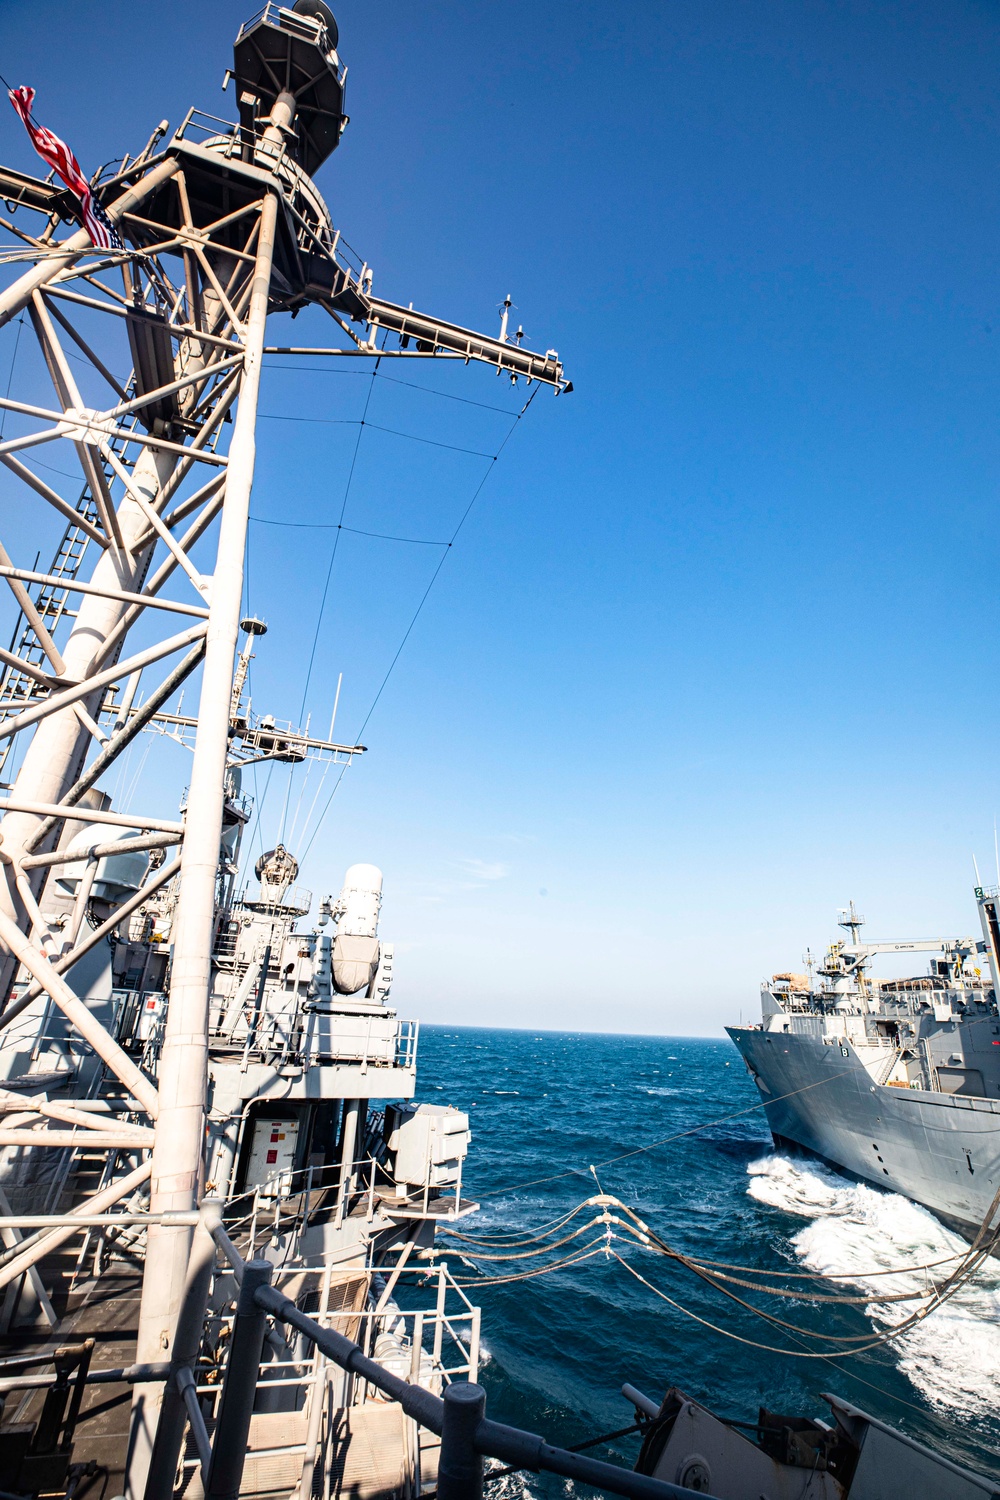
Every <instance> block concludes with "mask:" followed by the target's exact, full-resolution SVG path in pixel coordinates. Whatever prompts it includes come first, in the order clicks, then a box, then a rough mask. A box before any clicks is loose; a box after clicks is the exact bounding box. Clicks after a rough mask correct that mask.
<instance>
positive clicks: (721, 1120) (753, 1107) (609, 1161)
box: [366, 721, 850, 1198]
mask: <svg viewBox="0 0 1000 1500" xmlns="http://www.w3.org/2000/svg"><path fill="white" fill-rule="evenodd" d="M366 722H367V721H366ZM849 1072H850V1069H849V1068H843V1069H841V1071H840V1072H837V1073H830V1074H828V1075H827V1077H826V1078H819V1079H817V1080H816V1082H815V1083H806V1084H803V1085H802V1087H801V1088H797V1089H790V1090H789V1091H788V1093H787V1094H775V1096H774V1097H773V1098H772V1099H768V1100H767V1102H766V1103H765V1102H764V1101H763V1100H761V1101H760V1103H758V1104H750V1105H747V1107H746V1109H737V1110H734V1111H733V1113H732V1114H728V1115H718V1116H717V1117H716V1118H715V1119H714V1120H703V1121H702V1123H701V1124H700V1125H692V1126H691V1127H690V1128H689V1129H687V1130H678V1131H675V1132H674V1134H673V1135H664V1136H661V1137H660V1138H659V1140H656V1141H649V1142H648V1143H647V1144H646V1145H645V1146H637V1147H636V1148H635V1150H634V1151H623V1152H622V1153H621V1155H619V1156H609V1157H607V1158H606V1160H604V1161H599V1162H597V1163H596V1165H597V1166H599V1167H610V1166H612V1165H614V1164H615V1163H616V1162H620V1161H627V1160H628V1159H629V1157H632V1156H642V1155H643V1154H644V1153H645V1152H647V1151H654V1150H655V1149H656V1148H657V1146H666V1145H669V1144H670V1143H671V1142H672V1141H679V1140H683V1139H684V1137H685V1136H689V1135H697V1134H698V1132H699V1131H701V1130H711V1128H712V1126H713V1125H727V1124H728V1123H729V1122H730V1120H739V1119H741V1118H742V1116H744V1115H752V1114H756V1113H757V1111H758V1110H762V1109H766V1108H767V1105H768V1104H780V1103H781V1101H782V1100H783V1099H794V1098H795V1096H796V1095H797V1094H805V1093H807V1092H808V1091H809V1090H810V1089H816V1088H820V1087H821V1085H822V1084H824V1083H832V1082H833V1080H834V1079H835V1078H845V1077H846V1076H847V1074H848V1073H849ZM583 1170H584V1169H583V1168H582V1167H567V1169H566V1171H565V1172H554V1173H553V1174H552V1175H551V1176H550V1177H533V1178H531V1179H530V1180H529V1181H528V1182H518V1183H515V1184H514V1185H513V1187H504V1188H493V1189H491V1190H490V1191H489V1192H486V1193H479V1194H478V1197H480V1198H502V1197H503V1198H505V1197H509V1195H510V1194H511V1193H519V1192H521V1191H522V1190H523V1189H524V1188H529V1187H541V1186H542V1185H543V1184H544V1183H548V1182H559V1181H561V1180H562V1178H564V1177H578V1176H580V1175H582V1174H583Z"/></svg>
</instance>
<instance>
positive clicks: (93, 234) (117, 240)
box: [8, 85, 125, 250]
mask: <svg viewBox="0 0 1000 1500" xmlns="http://www.w3.org/2000/svg"><path fill="white" fill-rule="evenodd" d="M8 97H9V99H10V102H11V104H13V106H14V108H15V109H16V110H17V112H18V114H19V115H20V116H21V119H22V120H23V122H24V128H25V130H26V131H27V132H28V134H29V135H30V136H31V144H32V145H33V146H34V148H35V150H36V151H37V152H38V154H39V156H40V157H41V158H42V160H43V161H47V162H48V164H49V166H50V167H51V168H52V169H53V171H54V172H55V173H56V174H57V175H58V176H59V177H61V178H62V180H63V182H64V183H65V184H66V186H67V187H68V188H69V190H70V192H71V193H75V194H76V196H77V197H78V198H79V200H80V211H81V217H82V219H83V227H84V229H86V231H87V233H88V234H89V235H90V240H91V244H92V245H93V246H94V248H95V249H97V250H124V249H125V243H124V241H123V239H122V237H121V235H120V234H119V233H118V230H117V229H116V228H115V226H114V225H113V224H112V222H111V220H110V219H109V218H108V216H107V214H106V213H105V212H104V209H103V207H102V206H101V204H100V203H99V202H98V201H97V199H96V198H95V197H94V194H93V193H92V192H91V190H90V183H89V182H88V181H87V179H86V177H84V175H83V173H82V172H81V170H80V163H79V162H78V161H77V159H76V157H75V156H74V155H73V153H72V151H71V150H70V149H69V147H68V146H67V144H66V142H65V141H61V140H60V139H59V137H58V136H57V135H53V133H52V131H51V130H46V129H45V126H44V125H36V124H35V122H34V120H33V119H32V118H31V106H32V104H33V103H34V100H35V91H34V89H30V88H28V87H27V86H26V85H23V86H22V87H21V88H19V89H11V90H10V91H9V95H8Z"/></svg>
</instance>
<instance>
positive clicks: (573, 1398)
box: [417, 1027, 1000, 1495]
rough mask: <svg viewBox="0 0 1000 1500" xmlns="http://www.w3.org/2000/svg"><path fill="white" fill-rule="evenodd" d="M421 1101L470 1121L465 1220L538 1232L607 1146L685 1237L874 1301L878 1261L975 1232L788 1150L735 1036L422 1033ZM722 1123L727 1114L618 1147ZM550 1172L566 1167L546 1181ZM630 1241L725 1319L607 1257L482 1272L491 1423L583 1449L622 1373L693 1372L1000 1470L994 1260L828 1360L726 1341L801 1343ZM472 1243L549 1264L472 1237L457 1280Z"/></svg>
mask: <svg viewBox="0 0 1000 1500" xmlns="http://www.w3.org/2000/svg"><path fill="white" fill-rule="evenodd" d="M417 1096H418V1098H422V1099H428V1100H434V1099H438V1098H439V1099H441V1100H442V1101H446V1102H448V1103H450V1104H454V1105H457V1106H458V1107H459V1108H462V1109H467V1110H468V1112H469V1114H470V1116H471V1119H472V1130H473V1143H472V1148H471V1152H470V1155H469V1158H468V1161H467V1163H466V1173H465V1179H464V1183H463V1195H464V1196H466V1197H470V1198H474V1199H476V1200H477V1201H479V1202H480V1203H481V1205H482V1208H481V1212H479V1213H478V1214H475V1215H473V1216H471V1217H470V1218H468V1219H466V1220H464V1221H463V1222H462V1223H461V1224H460V1225H459V1226H458V1227H459V1228H460V1229H461V1230H462V1232H463V1233H467V1234H469V1235H471V1236H475V1235H477V1234H481V1235H504V1234H522V1235H526V1234H528V1233H530V1232H531V1231H532V1230H533V1229H535V1228H536V1227H538V1226H541V1225H543V1224H545V1223H547V1222H549V1221H551V1220H553V1219H555V1218H556V1217H557V1216H559V1215H560V1214H561V1213H565V1212H566V1211H567V1210H569V1209H570V1208H572V1207H573V1206H574V1205H576V1204H577V1203H579V1202H580V1201H581V1200H582V1199H584V1198H586V1197H588V1196H590V1195H591V1194H592V1193H594V1192H595V1191H596V1187H595V1183H594V1179H593V1177H592V1176H591V1175H590V1173H589V1171H588V1167H589V1166H590V1165H591V1164H598V1163H602V1162H605V1163H610V1164H608V1165H605V1166H598V1176H599V1178H600V1182H601V1185H602V1187H603V1189H604V1191H605V1192H607V1193H613V1194H614V1195H615V1196H617V1197H618V1198H620V1199H621V1200H622V1201H623V1202H624V1203H627V1204H628V1205H629V1206H630V1207H632V1208H633V1209H634V1210H635V1211H636V1212H637V1213H638V1214H639V1215H640V1216H641V1217H642V1218H643V1219H644V1220H645V1221H647V1222H648V1223H649V1224H650V1225H651V1226H652V1227H653V1228H654V1229H655V1230H656V1231H657V1233H658V1234H659V1235H660V1236H661V1237H662V1238H663V1239H664V1240H666V1241H668V1242H669V1243H670V1244H671V1245H675V1246H677V1247H679V1248H681V1249H683V1250H685V1251H689V1252H693V1253H694V1254H696V1255H698V1256H701V1257H703V1258H707V1259H713V1260H716V1261H732V1262H736V1263H739V1264H741V1265H746V1266H748V1267H764V1268H779V1267H786V1268H788V1269H789V1270H792V1271H798V1272H801V1271H803V1270H806V1269H809V1270H821V1271H825V1272H827V1273H829V1274H834V1273H841V1274H848V1275H854V1274H856V1275H857V1282H856V1283H853V1282H852V1283H847V1284H845V1283H844V1282H843V1281H841V1282H838V1283H836V1284H834V1283H831V1282H828V1281H827V1282H820V1283H812V1282H803V1283H801V1285H803V1286H806V1287H811V1288H813V1289H816V1290H823V1291H827V1292H830V1291H834V1290H840V1291H843V1290H845V1289H846V1290H847V1291H849V1292H852V1293H854V1294H857V1295H862V1296H863V1295H865V1294H866V1292H867V1291H869V1290H870V1289H872V1288H876V1289H877V1288H878V1287H883V1288H885V1287H886V1282H885V1281H884V1280H883V1281H876V1282H871V1281H868V1282H866V1281H865V1279H864V1273H865V1272H866V1271H867V1272H871V1271H873V1270H875V1269H881V1270H889V1269H893V1268H897V1267H906V1266H912V1265H915V1264H922V1263H926V1262H928V1261H930V1260H933V1259H936V1258H940V1257H941V1256H943V1255H947V1254H948V1253H949V1250H952V1251H953V1250H954V1248H957V1247H958V1245H959V1242H958V1241H956V1240H955V1239H954V1237H953V1236H951V1235H949V1234H948V1232H947V1231H946V1230H944V1229H943V1228H942V1227H941V1226H939V1225H938V1224H937V1221H936V1220H934V1219H933V1218H932V1216H931V1215H929V1214H927V1213H926V1212H925V1211H924V1210H922V1209H918V1208H916V1207H915V1206H914V1205H911V1204H909V1203H907V1202H905V1200H903V1199H901V1198H898V1197H896V1196H895V1195H892V1194H888V1193H884V1192H881V1191H879V1190H874V1189H870V1188H867V1187H863V1186H861V1185H858V1184H855V1183H853V1182H852V1181H851V1180H849V1179H847V1178H845V1177H840V1176H839V1175H838V1174H836V1173H834V1172H832V1171H830V1170H829V1169H827V1168H825V1167H823V1166H822V1165H820V1164H818V1163H813V1162H810V1161H809V1160H807V1159H806V1158H798V1159H794V1160H793V1159H791V1158H788V1157H779V1156H776V1155H775V1154H774V1153H773V1151H772V1147H771V1141H770V1136H769V1134H768V1132H767V1129H766V1125H765V1121H764V1117H763V1114H762V1113H761V1112H760V1110H759V1109H757V1108H756V1106H757V1104H758V1095H757V1092H756V1089H755V1088H754V1087H753V1085H752V1083H751V1081H750V1079H749V1077H748V1075H747V1073H746V1071H745V1069H744V1066H743V1063H742V1061H741V1059H740V1057H739V1055H738V1053H737V1052H736V1050H735V1049H734V1048H733V1046H732V1045H731V1044H730V1043H729V1042H728V1041H714V1040H694V1039H690V1038H671V1037H663V1038H661V1037H640V1036H595V1035H589V1034H574V1033H556V1032H547V1031H539V1032H523V1031H501V1030H485V1029H483V1030H480V1029H474V1028H457V1027H426V1028H423V1029H422V1033H421V1041H420V1064H419V1077H418V1089H417ZM743 1111H749V1112H746V1113H741V1112H743ZM726 1116H735V1118H729V1119H725V1118H724V1117H726ZM712 1121H715V1122H721V1123H712V1124H708V1126H707V1128H704V1129H699V1130H697V1131H696V1132H695V1133H693V1134H689V1135H686V1136H682V1137H681V1138H680V1139H675V1140H672V1141H670V1142H669V1143H667V1144H664V1145H660V1146H655V1147H653V1149H651V1150H648V1151H644V1152H643V1153H641V1154H639V1155H632V1156H629V1157H627V1158H626V1159H625V1160H622V1161H619V1162H610V1159H611V1158H614V1157H621V1156H624V1154H625V1153H628V1152H634V1151H635V1150H636V1148H637V1147H640V1146H644V1145H647V1144H648V1143H651V1142H654V1141H658V1140H660V1139H662V1138H663V1137H666V1136H673V1135H676V1134H677V1133H678V1132H681V1131H686V1130H691V1129H692V1127H697V1126H701V1125H704V1124H705V1123H706V1122H712ZM557 1174H564V1175H557ZM546 1178H554V1179H555V1180H552V1181H541V1182H538V1181H536V1179H546ZM525 1184H534V1185H530V1186H529V1185H525ZM595 1233H596V1231H595ZM591 1237H592V1236H591V1235H587V1236H584V1237H583V1238H581V1239H580V1240H578V1241H576V1242H574V1243H575V1244H576V1245H581V1244H583V1243H584V1240H589V1239H590V1238H591ZM616 1248H617V1249H618V1250H619V1251H620V1252H621V1253H622V1254H623V1256H624V1257H625V1258H626V1259H627V1260H628V1261H629V1263H630V1264H631V1265H632V1266H634V1267H635V1269H636V1270H638V1271H639V1272H640V1273H641V1274H642V1275H643V1276H645V1277H646V1279H647V1280H648V1281H649V1282H651V1283H652V1284H653V1285H654V1286H656V1287H658V1288H660V1289H661V1290H663V1291H664V1292H666V1293H667V1294H668V1295H669V1296H670V1297H672V1298H673V1299H674V1301H675V1302H676V1303H678V1304H680V1306H681V1307H683V1308H685V1309H687V1310H688V1311H689V1312H692V1313H695V1314H697V1315H698V1316H699V1317H700V1318H702V1319H704V1320H706V1321H707V1322H709V1323H712V1324H715V1325H716V1326H717V1328H719V1329H721V1330H724V1331H723V1332H714V1331H712V1330H710V1329H708V1328H705V1327H704V1326H702V1325H700V1324H698V1323H696V1322H694V1321H693V1320H692V1319H691V1318H690V1317H688V1316H686V1314H685V1313H684V1312H682V1311H679V1310H678V1309H677V1308H676V1307H673V1306H671V1305H669V1304H668V1303H666V1302H665V1301H663V1300H661V1299H660V1298H658V1297H657V1296H656V1295H655V1294H654V1293H653V1292H651V1291H649V1290H647V1288H646V1287H644V1286H643V1285H641V1284H640V1283H639V1282H638V1281H636V1280H635V1279H634V1278H633V1277H632V1276H631V1275H629V1273H628V1272H627V1271H626V1270H625V1269H624V1268H623V1267H622V1266H621V1265H619V1264H618V1263H616V1262H615V1261H613V1260H611V1261H608V1260H607V1259H606V1258H605V1257H604V1256H603V1255H601V1256H600V1257H598V1258H595V1259H592V1260H589V1261H587V1262H585V1263H584V1264H582V1265H579V1266H574V1267H569V1268H568V1269H565V1270H562V1271H556V1272H555V1273H553V1274H550V1275H545V1276H539V1277H535V1278H533V1279H530V1280H525V1281H517V1282H513V1283H511V1284H507V1285H490V1284H488V1283H486V1282H485V1281H484V1282H483V1283H482V1284H480V1285H477V1286H474V1287H472V1288H469V1289H468V1290H467V1294H468V1295H469V1297H470V1298H471V1299H472V1300H473V1301H474V1302H477V1303H479V1304H480V1305H481V1307H482V1309H483V1345H484V1349H485V1351H486V1356H487V1357H486V1358H485V1359H484V1363H483V1367H482V1369H481V1372H480V1379H481V1382H482V1384H483V1385H484V1386H485V1387H486V1390H487V1393H488V1411H489V1413H490V1414H491V1415H492V1416H493V1417H495V1418H496V1419H498V1420H501V1421H507V1422H511V1423H514V1424H516V1425H517V1426H520V1427H527V1428H530V1429H531V1430H533V1431H536V1432H542V1433H544V1434H545V1435H546V1436H547V1438H548V1439H549V1441H551V1442H556V1443H560V1444H564V1445H570V1444H573V1443H579V1442H581V1441H583V1440H585V1439H586V1438H589V1437H591V1436H597V1435H598V1434H601V1433H604V1432H610V1431H613V1430H614V1429H616V1428H620V1427H624V1426H626V1425H627V1424H628V1422H629V1421H630V1420H631V1409H630V1407H629V1406H628V1404H627V1402H626V1401H625V1400H624V1399H623V1397H622V1396H621V1394H620V1388H621V1385H622V1382H623V1381H629V1382H631V1383H632V1384H633V1385H636V1386H638V1387H639V1388H640V1389H641V1390H643V1391H645V1392H647V1393H648V1394H649V1395H651V1396H653V1397H654V1398H657V1399H659V1397H660V1396H662V1393H663V1391H664V1390H665V1389H666V1388H667V1387H668V1386H670V1385H677V1386H680V1387H681V1389H682V1390H684V1391H685V1392H686V1393H687V1394H688V1395H690V1396H692V1397H694V1398H695V1399H697V1400H700V1401H703V1402H705V1404H706V1405H708V1406H710V1407H711V1408H713V1409H714V1410H715V1411H717V1412H719V1413H721V1414H724V1415H727V1416H730V1417H737V1418H741V1419H748V1420H751V1421H752V1420H755V1419H756V1417H757V1411H758V1407H760V1406H761V1405H766V1406H767V1407H769V1408H770V1409H771V1410H773V1411H782V1412H786V1413H798V1414H802V1415H809V1416H827V1417H828V1416H829V1411H828V1408H826V1407H825V1406H824V1403H823V1401H822V1399H821V1392H823V1391H828V1390H829V1391H835V1392H837V1393H838V1394H840V1395H841V1396H844V1397H846V1398H847V1399H848V1400H849V1401H852V1402H854V1403H855V1404H856V1405H858V1406H861V1407H863V1408H864V1409H865V1410H867V1411H869V1412H870V1413H871V1414H872V1415H874V1416H876V1417H879V1418H881V1419H882V1420H884V1421H887V1422H891V1423H893V1424H894V1425H897V1426H899V1427H901V1428H902V1429H904V1430H905V1431H907V1432H909V1433H910V1434H911V1435H912V1436H913V1437H915V1438H918V1439H919V1440H921V1441H924V1442H927V1443H928V1444H930V1445H931V1446H933V1447H935V1448H936V1449H937V1450H938V1451H940V1452H944V1453H947V1454H948V1455H949V1456H950V1457H952V1458H953V1459H955V1460H956V1461H958V1462H960V1463H967V1464H970V1465H972V1466H975V1467H977V1468H981V1469H986V1470H989V1471H990V1472H991V1473H993V1474H1000V1419H998V1417H997V1416H996V1415H995V1413H996V1411H997V1407H998V1401H997V1397H998V1395H1000V1268H998V1271H997V1273H996V1274H993V1273H989V1274H987V1275H986V1276H981V1277H980V1279H979V1280H978V1281H977V1282H976V1283H975V1284H974V1285H973V1286H971V1287H970V1288H969V1289H968V1290H964V1291H963V1292H962V1293H961V1295H960V1297H959V1298H956V1299H955V1300H954V1301H953V1302H952V1303H949V1304H948V1305H947V1306H946V1307H944V1308H942V1309H940V1310H939V1311H937V1312H935V1313H934V1314H932V1316H931V1318H930V1319H928V1320H927V1321H926V1322H925V1323H924V1324H921V1325H920V1327H919V1330H918V1331H917V1332H916V1333H915V1334H914V1335H912V1336H910V1337H909V1338H908V1339H907V1340H905V1341H904V1342H903V1343H902V1344H901V1345H900V1347H898V1348H893V1347H892V1346H886V1347H882V1348H879V1349H875V1350H872V1351H870V1352H867V1353H864V1354H859V1355H857V1356H854V1357H848V1358H843V1359H839V1360H838V1361H837V1362H836V1365H833V1364H831V1363H828V1362H826V1361H823V1360H801V1359H795V1358H792V1357H790V1356H788V1355H786V1354H783V1353H767V1352H764V1351H762V1350H760V1349H758V1348H755V1347H752V1346H751V1345H749V1344H742V1343H739V1342H736V1341H735V1339H733V1338H731V1337H729V1336H727V1335H733V1334H735V1335H738V1336H740V1337H741V1338H744V1339H748V1340H755V1341H758V1342H760V1343H764V1344H770V1345H779V1346H781V1347H783V1348H784V1347H795V1346H794V1344H793V1343H792V1342H791V1340H790V1339H789V1338H786V1336H785V1335H784V1334H783V1333H782V1331H781V1330H778V1329H775V1328H774V1327H772V1326H770V1325H768V1324H766V1323H764V1322H763V1321H762V1320H760V1319H759V1318H757V1317H756V1316H754V1314H752V1313H751V1312H748V1311H746V1310H744V1309H743V1308H741V1307H738V1306H737V1305H736V1304H734V1303H732V1302H730V1301H728V1300H727V1299H725V1298H724V1297H722V1296H721V1295H720V1294H719V1293H718V1292H717V1291H716V1290H715V1289H713V1288H711V1287H708V1286H706V1285H705V1284H704V1283H702V1282H701V1281H699V1280H698V1279H696V1278H695V1277H694V1276H693V1275H692V1274H691V1273H689V1272H687V1271H686V1270H684V1269H683V1268H681V1267H677V1266H676V1265H675V1264H673V1263H671V1262H668V1261H667V1260H665V1259H663V1258H662V1257H657V1256H654V1255H652V1254H650V1253H648V1252H646V1251H643V1250H640V1249H638V1248H635V1247H633V1248H627V1247H626V1246H625V1245H624V1244H619V1245H616ZM571 1249H572V1246H567V1247H565V1248H564V1249H563V1250H562V1251H561V1252H555V1255H558V1254H560V1253H561V1254H563V1255H565V1254H567V1253H569V1251H570V1250H571ZM459 1250H461V1251H464V1253H465V1256H466V1259H467V1260H471V1261H472V1262H473V1263H474V1264H478V1265H479V1266H481V1268H482V1269H483V1270H488V1273H489V1274H493V1275H496V1274H501V1272H502V1271H508V1272H509V1271H510V1270H512V1269H515V1270H521V1269H524V1268H525V1266H531V1265H533V1264H535V1263H534V1262H531V1261H529V1262H527V1263H524V1262H517V1263H515V1264H514V1265H513V1266H511V1265H506V1266H504V1267H501V1266H499V1265H494V1266H493V1267H491V1268H487V1266H486V1263H485V1262H483V1261H479V1262H477V1261H476V1256H475V1252H474V1250H472V1249H470V1247H468V1246H466V1245H464V1244H462V1245H459V1244H458V1243H457V1242H456V1243H455V1252H456V1253H454V1254H452V1253H449V1255H448V1261H449V1265H450V1267H451V1269H452V1271H453V1273H454V1274H455V1275H456V1276H457V1277H466V1278H471V1277H473V1276H474V1274H475V1271H474V1269H473V1267H472V1266H470V1265H468V1264H464V1263H463V1259H462V1257H461V1255H460V1254H459V1253H458V1252H459ZM555 1255H553V1257H552V1258H555ZM906 1285H907V1283H905V1282H898V1281H894V1282H893V1286H894V1287H899V1286H906ZM748 1295H751V1296H752V1294H748ZM757 1300H758V1301H761V1303H762V1305H765V1306H767V1307H768V1308H769V1309H770V1310H771V1311H772V1312H774V1313H777V1315H778V1316H781V1317H784V1318H786V1319H787V1320H789V1321H790V1322H793V1323H796V1324H798V1325H799V1326H800V1327H806V1328H812V1329H816V1330H823V1331H824V1332H825V1333H826V1334H827V1335H828V1336H829V1335H833V1334H836V1335H839V1336H841V1337H849V1336H855V1335H858V1334H868V1333H871V1334H872V1335H873V1336H874V1335H876V1334H877V1333H879V1332H880V1331H882V1330H883V1329H884V1328H885V1327H887V1326H888V1325H889V1324H890V1323H892V1322H894V1321H897V1320H898V1318H899V1317H900V1312H899V1305H898V1304H896V1305H895V1306H893V1307H891V1308H889V1309H883V1310H881V1316H880V1310H879V1309H878V1308H877V1306H869V1305H866V1304H861V1305H849V1306H845V1305H839V1304H837V1305H833V1306H832V1307H831V1306H830V1305H829V1304H825V1305H824V1304H820V1303H813V1302H795V1303H793V1302H790V1301H787V1300H785V1301H777V1300H775V1299H766V1301H765V1300H764V1299H760V1298H758V1299H757ZM872 1301H873V1304H874V1303H876V1302H877V1298H876V1297H875V1296H874V1293H873V1297H872ZM636 1451H637V1450H636V1447H635V1445H634V1440H632V1439H622V1440H620V1441H618V1442H617V1443H615V1444H612V1445H611V1448H610V1449H605V1450H602V1449H595V1450H594V1452H595V1455H596V1456H600V1457H603V1458H612V1459H614V1458H617V1459H618V1460H619V1461H623V1460H627V1461H628V1462H630V1463H631V1462H632V1461H633V1460H634V1456H635V1453H636ZM530 1483H531V1490H532V1492H533V1493H536V1494H540V1495H541V1494H555V1493H556V1491H557V1489H558V1491H559V1492H560V1493H565V1491H564V1489H563V1487H562V1484H561V1482H558V1483H555V1482H553V1483H552V1484H547V1483H546V1482H545V1481H544V1480H537V1479H535V1478H532V1479H531V1481H530Z"/></svg>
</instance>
